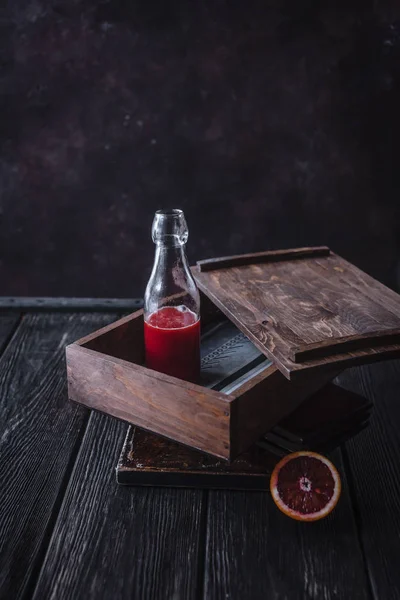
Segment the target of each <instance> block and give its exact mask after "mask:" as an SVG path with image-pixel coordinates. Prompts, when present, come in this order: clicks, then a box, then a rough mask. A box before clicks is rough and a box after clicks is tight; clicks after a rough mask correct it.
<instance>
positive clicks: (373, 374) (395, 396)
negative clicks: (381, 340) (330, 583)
mask: <svg viewBox="0 0 400 600" xmlns="http://www.w3.org/2000/svg"><path fill="white" fill-rule="evenodd" d="M339 379H340V382H341V384H343V385H346V387H348V388H349V389H351V390H355V391H358V392H361V393H363V394H365V395H366V396H367V397H368V398H369V399H370V400H372V401H373V402H374V404H375V407H374V411H373V414H372V419H371V424H370V426H369V427H368V428H367V429H366V430H365V432H363V433H361V434H360V435H359V436H358V437H357V438H356V439H355V440H354V441H350V442H348V443H347V444H346V451H347V455H348V463H347V464H348V467H349V470H350V473H351V476H352V482H353V488H352V489H353V494H354V504H355V508H356V512H357V514H358V515H359V530H360V535H361V540H362V544H363V548H364V553H365V558H366V562H367V565H368V570H369V575H370V578H371V584H372V588H373V590H374V594H375V597H376V598H385V600H398V598H399V596H400V570H399V548H400V403H399V390H400V361H392V362H389V363H382V364H380V365H373V366H372V365H371V366H365V367H362V368H360V369H352V370H351V371H348V372H346V373H345V374H343V375H341V376H340V378H339Z"/></svg>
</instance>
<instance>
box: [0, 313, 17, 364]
mask: <svg viewBox="0 0 400 600" xmlns="http://www.w3.org/2000/svg"><path fill="white" fill-rule="evenodd" d="M19 318H20V317H19V315H17V314H12V315H11V314H1V315H0V356H1V354H2V352H3V351H4V350H5V348H6V346H7V344H8V342H9V341H10V339H11V336H12V334H13V332H14V331H15V329H16V327H17V325H18V321H19Z"/></svg>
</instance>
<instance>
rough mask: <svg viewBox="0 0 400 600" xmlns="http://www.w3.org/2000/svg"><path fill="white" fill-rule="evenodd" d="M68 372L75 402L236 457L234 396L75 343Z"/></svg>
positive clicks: (215, 451)
mask: <svg viewBox="0 0 400 600" xmlns="http://www.w3.org/2000/svg"><path fill="white" fill-rule="evenodd" d="M67 373H68V393H69V398H70V399H71V400H74V401H75V402H79V403H81V404H84V405H86V406H88V407H89V408H92V409H95V410H99V411H101V412H104V413H106V414H108V415H111V416H114V417H117V418H119V419H122V420H124V421H127V422H129V423H132V424H135V425H138V426H139V427H143V428H144V429H148V430H151V431H154V432H155V433H158V434H160V435H163V436H165V437H168V438H170V439H173V440H176V441H178V442H181V443H183V444H187V445H189V446H192V447H194V448H197V449H198V450H202V451H204V452H209V453H210V454H214V455H215V456H219V457H221V458H224V459H229V458H231V444H230V419H231V404H232V398H231V397H230V396H226V395H225V394H222V393H219V392H215V391H212V390H208V389H206V388H202V387H200V386H198V385H194V384H191V383H186V382H184V381H181V380H179V379H176V378H174V377H169V376H167V375H163V374H161V373H156V372H155V371H150V370H148V369H145V368H144V367H141V366H139V365H134V364H131V363H128V362H125V361H123V360H119V359H117V358H113V357H110V356H106V355H104V354H99V353H97V352H94V351H93V350H89V349H87V348H84V347H82V346H78V345H75V344H72V345H71V346H68V347H67Z"/></svg>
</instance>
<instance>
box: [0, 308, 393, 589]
mask: <svg viewBox="0 0 400 600" xmlns="http://www.w3.org/2000/svg"><path fill="white" fill-rule="evenodd" d="M0 303H1V305H2V306H1V311H2V312H1V315H0V346H1V358H0V377H1V395H0V567H1V569H0V599H1V600H16V599H20V598H23V599H27V598H35V599H36V600H47V599H52V600H66V599H71V600H80V599H85V600H86V599H91V598H93V599H96V600H102V599H107V600H125V599H129V600H140V599H142V598H145V599H149V600H156V599H162V600H166V599H171V600H172V599H174V600H175V599H178V600H190V599H200V598H205V599H211V600H212V599H214V598H215V599H220V600H227V599H235V600H236V599H238V600H239V599H240V600H243V599H244V600H247V599H249V600H258V599H260V600H269V599H271V600H272V599H274V600H275V599H277V600H281V599H282V600H283V599H289V600H297V599H303V598H304V599H309V598H312V599H316V600H330V599H332V600H333V599H335V600H336V599H343V600H357V599H369V598H379V599H382V600H398V599H399V598H400V362H396V361H392V362H386V363H381V364H375V365H373V366H366V367H362V368H357V369H351V370H349V371H347V372H345V373H343V374H342V375H341V376H340V378H339V379H340V383H341V384H342V385H344V386H346V387H348V388H350V389H353V390H355V391H359V392H361V393H363V394H365V395H366V396H368V397H369V398H370V399H372V400H373V401H374V402H375V411H374V415H373V418H372V422H371V425H370V427H369V428H368V429H367V430H366V431H364V432H363V433H361V434H360V435H359V436H358V437H357V438H355V439H354V440H353V441H351V442H349V443H348V444H346V446H345V447H343V448H342V449H341V450H338V451H336V452H335V453H334V455H333V456H332V459H333V460H334V462H335V463H336V465H337V466H338V468H339V469H340V472H341V475H342V479H343V482H344V489H343V493H342V497H341V500H340V502H339V505H338V507H337V509H336V511H335V512H334V513H333V514H332V515H331V516H330V517H328V518H327V519H325V520H323V521H320V522H317V523H314V524H302V523H297V522H295V521H292V520H290V519H288V518H287V517H285V516H284V515H282V514H281V513H280V512H279V511H278V510H277V509H276V508H275V506H274V504H273V502H272V500H271V498H270V495H269V493H258V492H247V493H245V492H224V491H213V492H211V491H210V492H207V491H197V490H177V489H157V488H124V487H119V486H118V485H117V484H116V482H115V465H116V462H117V458H118V455H119V453H120V450H121V445H122V442H123V439H124V435H125V431H126V425H124V424H123V423H121V422H118V421H116V420H113V419H111V418H108V417H105V416H102V415H100V414H95V413H92V414H91V413H89V412H88V411H87V410H85V409H84V408H82V407H79V406H77V405H74V404H72V403H70V402H69V401H68V399H67V390H66V378H65V366H64V346H65V344H67V343H69V342H72V341H74V340H75V339H77V338H79V337H81V336H83V335H85V334H86V333H88V332H90V331H93V330H95V329H97V328H99V327H100V326H102V325H105V324H107V323H109V322H110V321H113V320H115V319H116V318H117V317H118V316H119V315H120V314H121V313H125V312H128V311H130V310H131V309H133V308H135V307H136V306H137V302H135V301H131V302H129V301H115V302H114V301H106V302H102V301H90V300H69V301H57V300H54V301H52V300H46V299H41V300H37V301H34V300H31V299H21V300H18V299H12V298H5V299H3V300H2V301H1V302H0Z"/></svg>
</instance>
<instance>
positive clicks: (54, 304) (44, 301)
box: [0, 296, 143, 313]
mask: <svg viewBox="0 0 400 600" xmlns="http://www.w3.org/2000/svg"><path fill="white" fill-rule="evenodd" d="M142 306H143V299H142V298H49V297H30V296H2V297H0V310H10V311H18V312H21V311H22V312H50V311H64V312H78V311H84V312H108V311H111V312H114V313H116V312H128V311H129V312H131V311H133V310H137V309H138V308H142Z"/></svg>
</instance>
